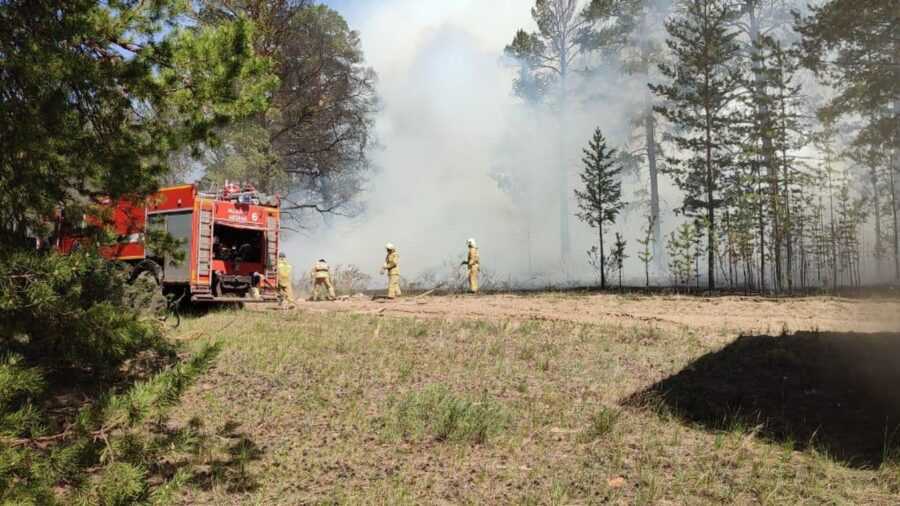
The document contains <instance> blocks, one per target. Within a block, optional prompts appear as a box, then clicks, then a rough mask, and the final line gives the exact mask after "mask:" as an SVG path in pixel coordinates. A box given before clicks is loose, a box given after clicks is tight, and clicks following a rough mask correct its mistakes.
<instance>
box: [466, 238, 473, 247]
mask: <svg viewBox="0 0 900 506" xmlns="http://www.w3.org/2000/svg"><path fill="white" fill-rule="evenodd" d="M466 244H468V245H469V247H472V248H474V247H475V239H469V240H468V241H466Z"/></svg>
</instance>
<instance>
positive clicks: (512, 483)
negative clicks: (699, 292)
mask: <svg viewBox="0 0 900 506" xmlns="http://www.w3.org/2000/svg"><path fill="white" fill-rule="evenodd" d="M554 298H561V297H559V296H554ZM179 333H180V334H181V335H183V336H189V337H191V338H192V341H190V343H191V345H196V346H199V344H200V343H201V342H204V341H206V340H208V339H214V340H218V341H221V342H222V343H223V344H224V348H223V351H222V354H221V356H220V358H219V361H218V364H217V365H216V367H215V369H214V370H213V371H212V372H211V373H210V374H209V375H208V376H207V377H206V378H205V379H202V380H201V381H200V382H199V383H198V385H196V386H195V387H194V388H192V389H191V390H190V391H189V392H188V395H187V398H186V400H185V402H184V403H183V405H182V406H181V408H180V412H179V417H180V419H181V421H186V420H190V419H192V418H195V417H199V418H201V419H203V420H204V425H203V430H204V431H206V432H207V435H208V436H213V437H212V439H213V440H216V439H218V440H220V441H221V444H220V445H219V446H218V447H216V448H212V449H210V451H209V452H208V453H207V454H205V455H204V456H203V457H202V458H200V459H199V461H198V462H197V465H198V467H199V469H200V470H201V476H199V477H195V479H193V480H190V481H189V485H188V488H187V490H186V492H185V493H184V494H183V496H182V497H181V502H182V503H183V504H217V505H218V504H301V503H304V504H305V503H316V504H428V503H471V504H485V503H487V504H503V503H518V504H573V503H574V504H592V503H601V502H611V503H616V504H618V503H625V504H631V503H634V504H661V503H668V504H721V503H739V504H749V503H760V504H872V503H876V504H877V503H882V504H892V503H897V502H898V501H897V498H898V495H897V494H898V493H900V471H898V466H897V465H896V463H895V462H894V461H889V462H886V463H885V464H884V465H882V466H881V467H880V468H877V469H860V468H852V467H847V466H845V465H843V464H841V463H839V462H836V461H835V460H833V459H832V458H831V457H829V456H827V455H824V454H821V453H817V452H815V451H802V452H801V451H796V450H794V445H793V443H791V442H788V441H785V442H784V443H782V444H776V443H774V442H771V441H766V440H763V439H761V438H758V437H757V436H756V434H755V432H754V430H753V429H754V427H752V426H743V425H741V424H738V423H735V424H731V425H729V426H728V427H727V428H726V429H727V430H709V429H704V428H702V427H698V426H696V425H694V424H691V423H686V422H684V421H682V420H681V419H680V418H679V417H678V416H676V415H677V413H676V412H674V411H673V410H672V408H671V407H664V406H653V405H652V402H653V401H652V399H650V400H647V401H646V402H647V405H646V406H622V405H620V401H622V400H623V399H625V398H627V397H628V396H630V395H632V394H634V393H635V392H638V391H640V390H642V389H644V388H646V387H647V386H648V385H650V384H652V383H655V382H657V381H659V380H661V379H663V378H665V377H667V376H670V375H672V374H675V373H677V372H678V371H681V370H682V369H684V368H685V367H686V366H687V365H688V364H689V363H691V362H692V361H693V360H694V359H695V358H697V357H698V356H701V355H704V354H706V353H708V352H710V351H714V350H716V349H719V348H721V346H722V345H723V344H724V343H727V342H728V341H730V340H731V339H733V336H727V335H713V336H710V335H698V334H696V333H695V332H693V331H691V330H690V329H684V330H683V331H673V332H663V331H661V330H660V329H658V328H656V327H654V326H651V325H636V326H619V325H617V326H598V325H582V324H575V323H570V322H560V321H537V320H531V321H522V322H510V321H445V320H414V319H412V318H390V317H378V316H370V315H365V316H363V315H354V314H337V313H332V314H323V313H305V312H299V311H298V312H276V311H243V312H232V311H224V312H216V313H211V314H209V315H207V316H204V317H199V318H196V317H195V318H191V319H188V320H187V321H186V322H185V324H184V325H183V327H182V329H180V330H179Z"/></svg>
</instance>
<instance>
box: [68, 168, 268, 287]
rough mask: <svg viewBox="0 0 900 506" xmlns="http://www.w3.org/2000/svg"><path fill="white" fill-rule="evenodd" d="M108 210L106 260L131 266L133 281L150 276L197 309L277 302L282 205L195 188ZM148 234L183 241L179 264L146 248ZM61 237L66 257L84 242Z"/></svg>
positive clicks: (232, 188) (233, 190)
mask: <svg viewBox="0 0 900 506" xmlns="http://www.w3.org/2000/svg"><path fill="white" fill-rule="evenodd" d="M106 205H109V206H110V207H113V209H112V213H111V217H110V219H109V220H108V222H107V224H106V226H107V227H110V228H111V230H112V231H113V232H114V234H115V236H116V237H117V241H116V243H115V244H114V245H112V246H107V247H104V248H103V249H102V253H103V255H104V256H105V257H107V258H109V259H111V260H118V261H123V262H127V263H129V264H131V265H132V266H133V271H132V278H135V277H137V276H140V275H144V276H147V275H151V276H153V278H154V279H155V280H156V281H157V282H158V283H159V284H160V286H161V287H162V288H163V290H164V291H165V292H169V293H186V294H188V296H189V298H190V299H191V300H193V301H211V302H212V301H231V302H234V301H246V302H253V301H275V300H277V299H278V273H277V267H278V249H279V246H280V234H281V231H280V218H281V216H280V209H279V207H280V202H279V199H278V197H270V196H266V195H263V194H260V193H259V192H257V191H256V190H254V189H253V188H252V187H250V186H239V185H235V184H227V183H226V185H225V187H224V189H222V190H220V191H215V192H202V191H200V190H199V189H198V187H197V185H193V184H191V185H183V186H174V187H169V188H163V189H161V190H160V191H159V192H157V193H156V194H153V195H151V196H150V197H148V198H146V199H144V200H141V201H139V202H132V201H129V200H127V199H122V200H120V201H119V202H117V203H113V202H108V203H106ZM151 231H159V232H166V233H167V234H168V235H169V236H170V237H171V238H173V239H175V240H176V241H178V246H177V247H178V248H180V249H181V252H182V254H180V255H177V256H178V257H182V258H181V259H180V260H177V259H173V258H165V257H164V256H163V255H162V254H156V253H155V252H154V251H152V246H150V245H148V244H147V241H146V239H147V237H148V233H149V232H151ZM57 237H58V239H57V248H58V249H59V250H60V251H62V252H63V253H65V252H69V251H71V250H72V249H74V248H77V247H78V245H79V241H81V240H84V239H83V236H82V235H79V234H78V233H77V231H65V230H63V231H61V232H60V233H59V234H58V236H57ZM170 251H171V250H170ZM169 256H172V255H169Z"/></svg>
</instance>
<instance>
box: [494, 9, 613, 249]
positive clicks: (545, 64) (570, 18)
mask: <svg viewBox="0 0 900 506" xmlns="http://www.w3.org/2000/svg"><path fill="white" fill-rule="evenodd" d="M531 17H532V19H533V20H534V22H535V24H537V27H538V30H537V31H536V32H530V33H529V32H527V31H525V30H522V29H520V30H518V31H517V32H516V35H515V37H514V38H513V40H512V42H511V43H510V44H509V45H508V46H506V49H505V53H506V55H507V56H509V57H511V58H515V59H517V60H520V61H521V62H523V64H522V67H521V69H522V71H523V72H527V73H528V75H527V76H525V78H524V79H523V77H519V78H518V79H516V81H515V82H514V89H515V90H516V91H517V92H519V93H522V92H526V91H529V90H532V89H534V87H535V86H536V87H537V88H538V89H548V88H549V87H550V86H553V87H554V89H555V91H556V94H555V96H556V98H557V104H556V105H557V107H558V110H559V114H560V125H561V128H560V129H559V145H560V160H559V161H560V167H559V172H558V174H557V184H558V190H559V234H560V237H559V240H560V258H561V260H562V261H563V262H565V261H566V260H567V259H568V257H569V256H570V252H571V238H570V234H569V219H570V218H571V216H570V214H569V195H570V194H569V182H568V172H567V170H566V167H565V165H566V164H565V148H564V141H565V131H564V130H565V127H566V124H567V107H568V106H567V101H568V94H569V80H570V78H571V76H572V74H573V66H574V64H575V61H576V60H577V59H578V58H579V57H580V56H581V55H582V54H583V53H584V51H585V46H584V41H585V40H586V39H587V38H588V37H590V35H591V33H592V31H593V28H594V24H595V22H596V21H595V20H594V19H592V18H590V17H589V16H586V15H585V13H584V11H583V10H580V9H579V8H578V0H535V2H534V7H532V8H531ZM542 93H543V92H542Z"/></svg>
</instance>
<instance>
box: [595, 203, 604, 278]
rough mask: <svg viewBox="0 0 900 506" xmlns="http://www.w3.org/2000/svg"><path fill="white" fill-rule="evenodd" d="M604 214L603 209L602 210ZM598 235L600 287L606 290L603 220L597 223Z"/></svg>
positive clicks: (601, 214)
mask: <svg viewBox="0 0 900 506" xmlns="http://www.w3.org/2000/svg"><path fill="white" fill-rule="evenodd" d="M600 216H603V211H602V210H601V211H600ZM597 231H598V233H597V235H598V236H599V238H600V289H601V290H606V255H605V254H604V253H603V221H602V219H601V221H600V222H599V223H597Z"/></svg>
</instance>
